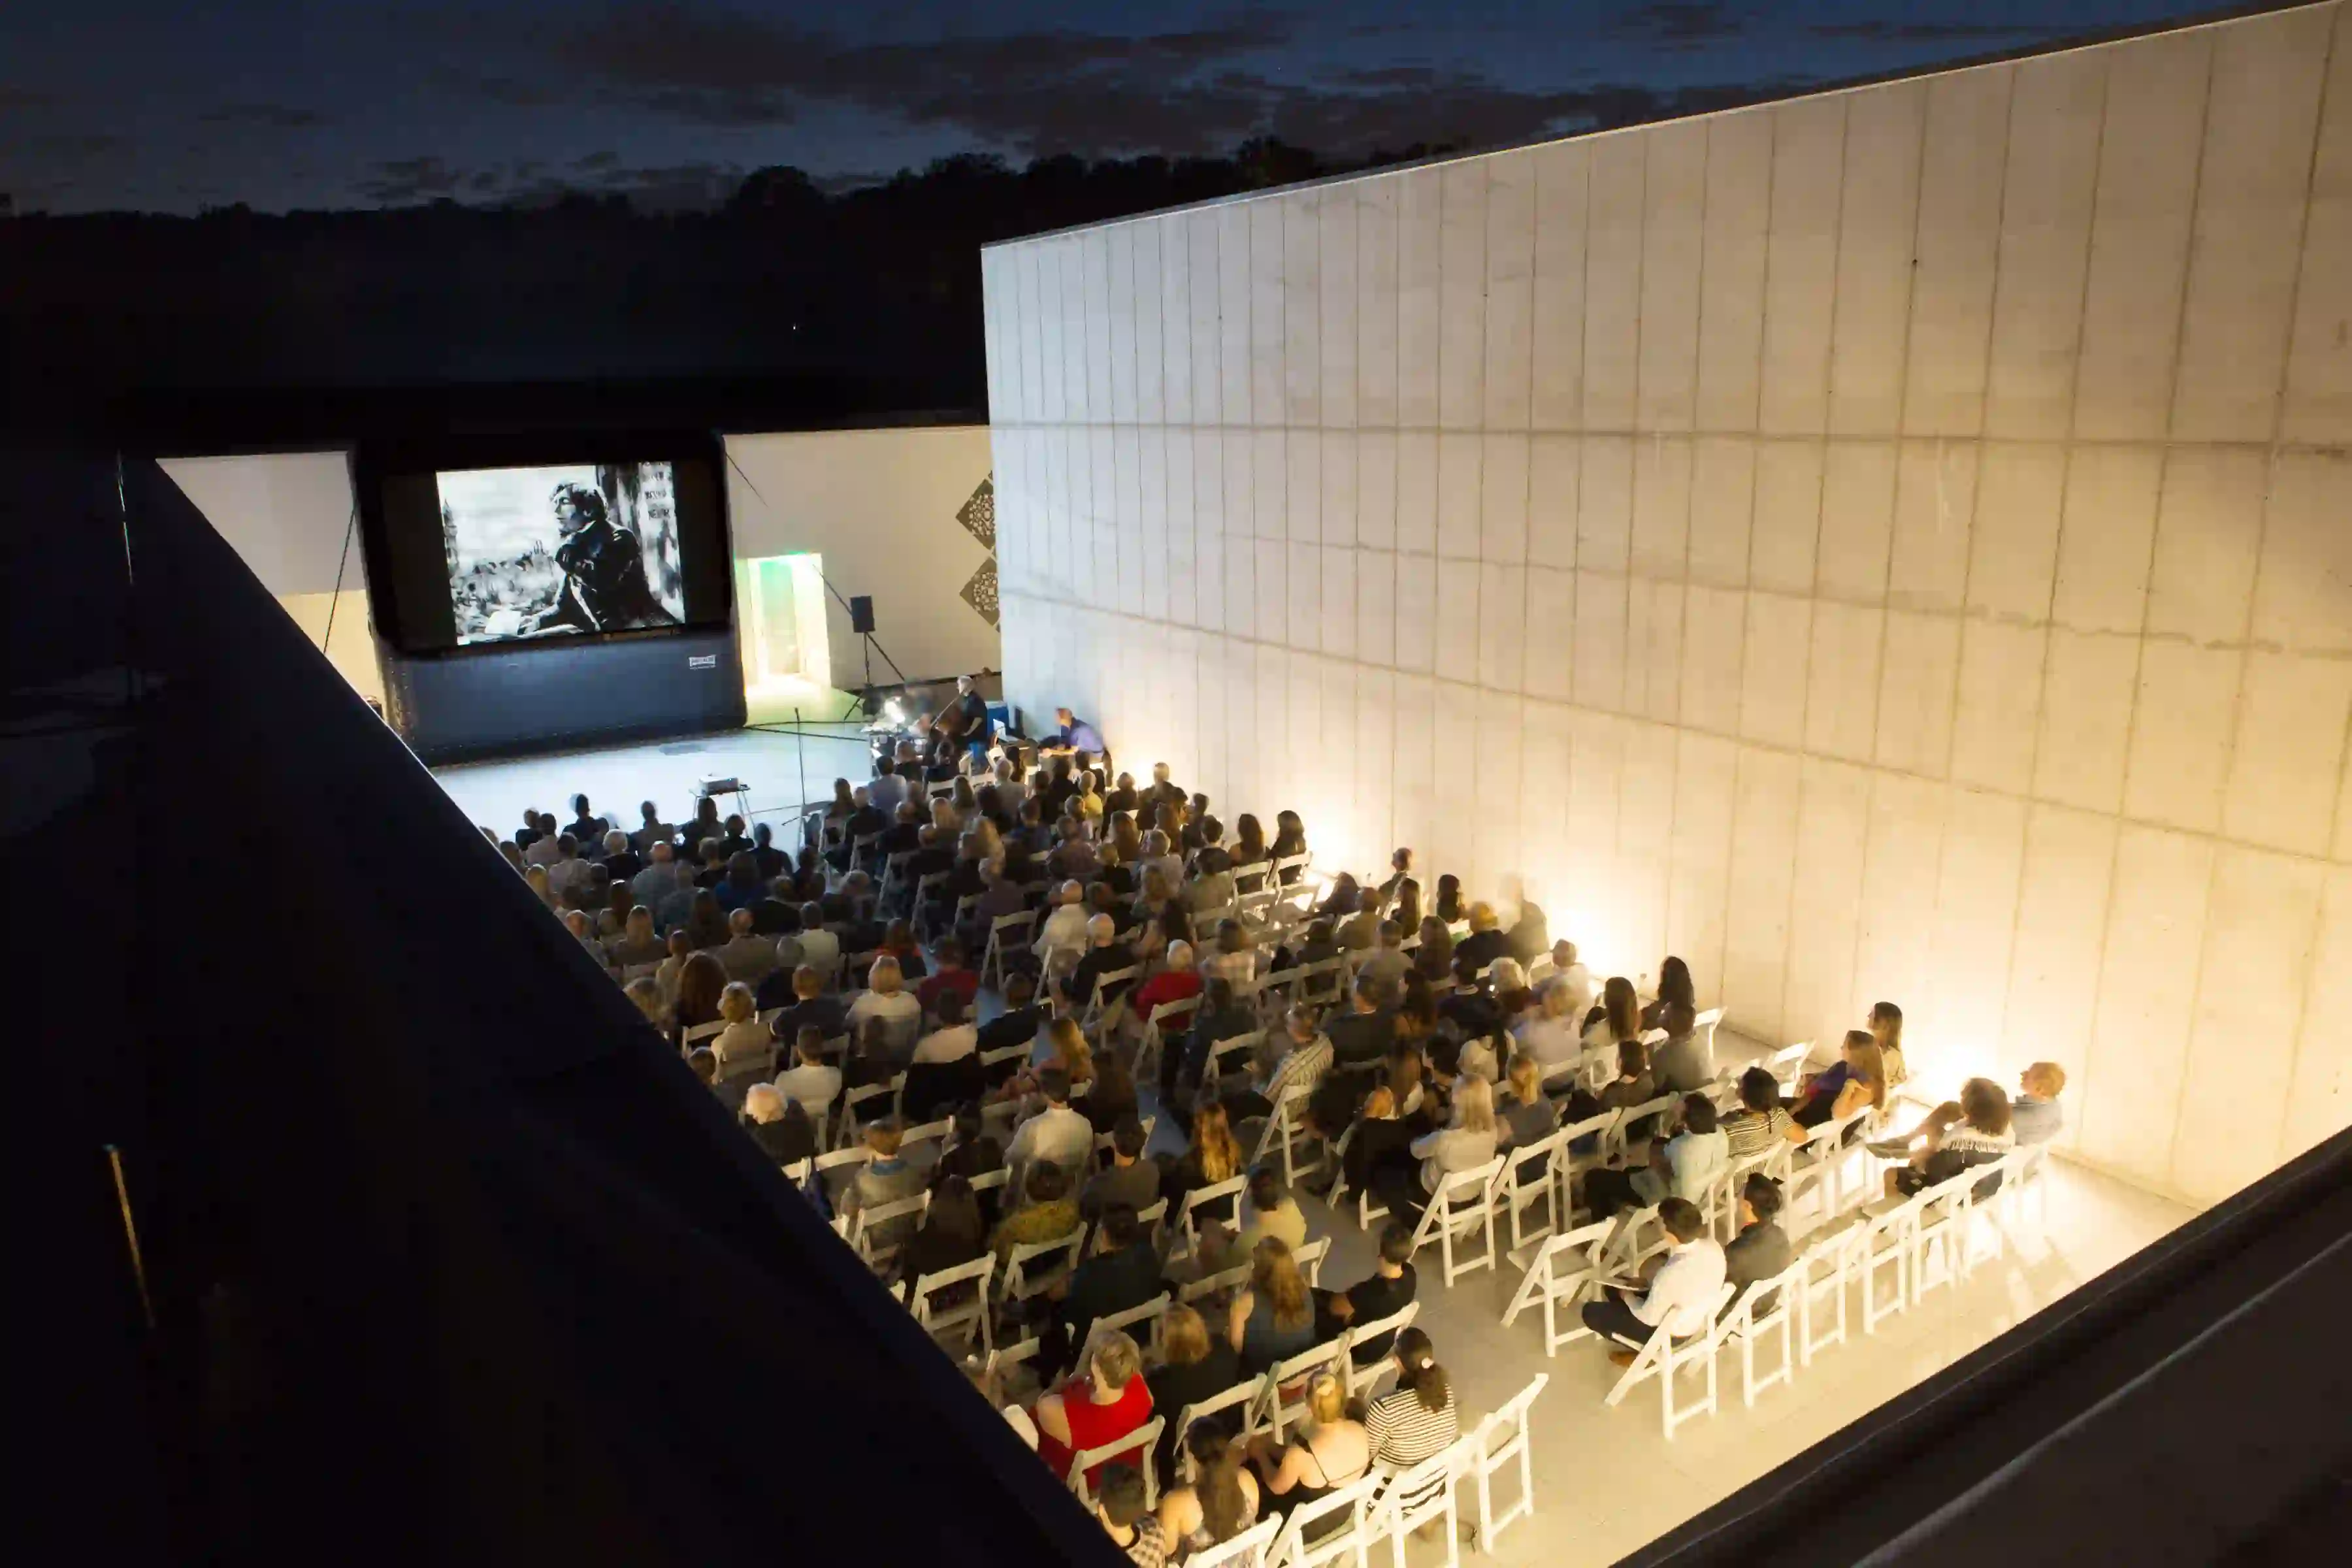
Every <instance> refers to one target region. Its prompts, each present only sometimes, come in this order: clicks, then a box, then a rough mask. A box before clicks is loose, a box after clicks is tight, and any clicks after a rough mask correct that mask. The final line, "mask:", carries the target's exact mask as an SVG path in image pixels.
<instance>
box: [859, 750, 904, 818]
mask: <svg viewBox="0 0 2352 1568" xmlns="http://www.w3.org/2000/svg"><path fill="white" fill-rule="evenodd" d="M907 795H908V790H907V781H906V779H905V777H904V776H902V775H901V774H900V773H899V772H898V763H894V762H892V761H891V760H890V759H889V758H887V757H885V758H883V759H882V760H881V761H880V762H879V763H876V764H875V765H874V777H873V778H872V779H871V780H869V781H867V783H866V805H870V806H872V807H873V808H874V809H875V810H877V811H878V812H880V813H881V814H882V815H883V816H888V817H896V816H898V808H899V807H900V806H902V805H906V804H907Z"/></svg>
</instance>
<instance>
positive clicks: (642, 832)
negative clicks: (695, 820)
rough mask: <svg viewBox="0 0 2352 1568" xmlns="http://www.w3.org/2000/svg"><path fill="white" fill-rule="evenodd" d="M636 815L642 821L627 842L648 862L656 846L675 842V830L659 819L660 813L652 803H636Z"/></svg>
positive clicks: (647, 801)
mask: <svg viewBox="0 0 2352 1568" xmlns="http://www.w3.org/2000/svg"><path fill="white" fill-rule="evenodd" d="M637 815H638V816H639V817H640V818H642V819H643V820H642V821H641V822H640V823H639V825H638V826H637V830H636V831H635V832H634V833H632V834H630V835H629V842H630V843H631V844H632V845H634V846H635V847H636V851H637V853H638V854H640V855H642V856H644V857H645V858H646V859H647V860H648V861H650V860H651V859H652V858H653V853H654V847H655V846H656V845H657V844H669V843H673V842H675V841H676V840H677V828H675V827H672V826H670V825H669V824H668V823H667V822H664V821H663V820H662V819H661V813H660V812H659V811H657V810H656V809H655V807H654V803H653V802H652V801H649V800H646V801H640V802H638V803H637Z"/></svg>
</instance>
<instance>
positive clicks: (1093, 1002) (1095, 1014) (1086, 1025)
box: [1078, 963, 1142, 1043]
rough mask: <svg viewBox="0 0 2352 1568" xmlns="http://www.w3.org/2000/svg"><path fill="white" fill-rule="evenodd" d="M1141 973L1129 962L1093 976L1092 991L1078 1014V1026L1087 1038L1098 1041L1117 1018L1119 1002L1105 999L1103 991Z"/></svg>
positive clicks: (1126, 981) (1139, 969) (1127, 981)
mask: <svg viewBox="0 0 2352 1568" xmlns="http://www.w3.org/2000/svg"><path fill="white" fill-rule="evenodd" d="M1140 973H1142V970H1141V968H1140V967H1139V966H1138V965H1136V964H1132V963H1130V964H1129V965H1128V966H1127V967H1126V968H1125V969H1118V970H1112V971H1109V972H1108V973H1102V974H1097V975H1096V976H1095V988H1094V991H1093V992H1092V994H1089V995H1088V996H1087V1005H1086V1007H1085V1008H1084V1010H1083V1011H1081V1012H1080V1013H1079V1015H1078V1027H1079V1029H1080V1030H1081V1031H1083V1032H1084V1033H1085V1035H1086V1037H1087V1038H1088V1039H1090V1040H1094V1041H1096V1042H1097V1043H1100V1041H1101V1040H1102V1037H1103V1031H1104V1030H1105V1029H1106V1028H1108V1026H1110V1025H1111V1024H1113V1023H1115V1022H1117V1021H1118V1015H1119V1004H1118V1003H1117V1002H1108V1001H1105V1000H1104V999H1103V994H1104V992H1105V991H1107V990H1108V989H1109V988H1110V987H1111V986H1113V985H1123V984H1127V983H1129V981H1132V980H1133V979H1134V978H1135V977H1136V976H1137V975H1139V974H1140Z"/></svg>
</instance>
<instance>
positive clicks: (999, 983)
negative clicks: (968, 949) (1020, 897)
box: [980, 910, 1037, 991]
mask: <svg viewBox="0 0 2352 1568" xmlns="http://www.w3.org/2000/svg"><path fill="white" fill-rule="evenodd" d="M1036 923H1037V911H1036V910H1022V911H1021V912H1020V913H1019V914H1017V915H999V916H997V917H996V918H995V919H994V920H992V921H989V923H988V945H987V946H986V947H985V948H983V949H982V951H981V955H980V983H981V984H982V985H986V986H988V987H990V988H991V989H992V990H997V991H1002V990H1003V989H1004V955H1005V953H1006V952H1009V951H1010V950H1011V948H1012V945H1013V940H1014V938H1013V935H1012V934H1009V933H1022V932H1026V931H1028V930H1029V928H1030V927H1031V926H1033V925H1034V924H1036ZM1024 945H1025V944H1024Z"/></svg>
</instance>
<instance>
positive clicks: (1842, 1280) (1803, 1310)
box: [1791, 1228, 1863, 1366]
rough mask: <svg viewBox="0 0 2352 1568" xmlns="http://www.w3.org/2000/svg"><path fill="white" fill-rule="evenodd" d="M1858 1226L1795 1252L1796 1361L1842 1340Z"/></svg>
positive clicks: (1805, 1363)
mask: <svg viewBox="0 0 2352 1568" xmlns="http://www.w3.org/2000/svg"><path fill="white" fill-rule="evenodd" d="M1862 1234H1863V1233H1862V1232H1861V1230H1860V1229H1858V1228H1857V1229H1853V1230H1846V1231H1842V1232H1840V1233H1839V1234H1837V1235H1836V1236H1832V1237H1825V1238H1823V1239H1822V1241H1821V1242H1820V1243H1819V1244H1817V1245H1816V1246H1813V1247H1809V1248H1807V1249H1806V1250H1805V1251H1803V1252H1801V1253H1799V1254H1798V1255H1797V1261H1796V1262H1795V1263H1794V1264H1793V1265H1791V1267H1792V1268H1794V1269H1795V1270H1796V1272H1797V1291H1796V1294H1797V1302H1796V1305H1797V1363H1798V1364H1799V1365H1800V1366H1811V1365H1812V1364H1813V1357H1814V1356H1816V1355H1818V1354H1820V1353H1821V1352H1822V1351H1825V1350H1827V1349H1829V1348H1830V1347H1831V1346H1832V1345H1842V1344H1843V1343H1845V1285H1846V1276H1847V1275H1848V1273H1849V1272H1851V1268H1852V1263H1853V1251H1854V1248H1855V1247H1856V1245H1857V1244H1858V1243H1859V1242H1860V1241H1861V1240H1862Z"/></svg>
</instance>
